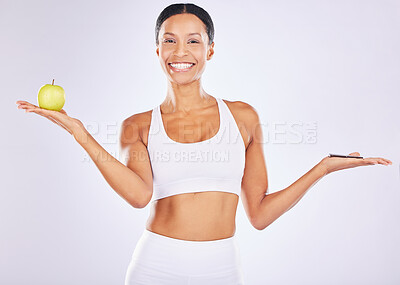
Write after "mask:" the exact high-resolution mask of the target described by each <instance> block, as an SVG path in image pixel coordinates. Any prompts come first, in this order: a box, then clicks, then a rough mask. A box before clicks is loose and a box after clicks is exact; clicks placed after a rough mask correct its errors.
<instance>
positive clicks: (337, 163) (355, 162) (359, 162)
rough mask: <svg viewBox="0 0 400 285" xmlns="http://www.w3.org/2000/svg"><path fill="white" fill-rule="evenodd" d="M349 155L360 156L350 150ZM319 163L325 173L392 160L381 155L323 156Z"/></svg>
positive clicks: (388, 163)
mask: <svg viewBox="0 0 400 285" xmlns="http://www.w3.org/2000/svg"><path fill="white" fill-rule="evenodd" d="M349 155H353V156H360V153H359V152H352V153H350V154H349ZM320 164H321V165H322V167H323V168H324V170H325V175H326V174H329V173H331V172H334V171H338V170H342V169H347V168H353V167H357V166H364V165H374V164H383V165H391V164H392V162H391V161H390V160H389V159H386V158H383V157H367V158H349V157H345V158H343V157H330V156H327V157H324V158H323V159H322V160H321V162H320Z"/></svg>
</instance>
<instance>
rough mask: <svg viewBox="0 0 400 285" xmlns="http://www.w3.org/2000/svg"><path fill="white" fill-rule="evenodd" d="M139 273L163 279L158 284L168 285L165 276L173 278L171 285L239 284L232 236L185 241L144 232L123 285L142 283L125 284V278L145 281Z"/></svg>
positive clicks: (241, 281) (236, 254)
mask: <svg viewBox="0 0 400 285" xmlns="http://www.w3.org/2000/svg"><path fill="white" fill-rule="evenodd" d="M143 274H145V275H146V276H147V277H148V278H153V277H154V278H157V276H158V277H159V279H160V280H161V279H162V280H163V283H159V284H170V283H168V281H167V280H166V279H168V277H170V278H175V281H174V282H177V281H176V280H177V279H176V278H178V279H179V278H180V279H179V280H181V281H180V283H175V284H202V283H201V282H208V283H207V284H210V285H211V284H232V285H233V284H235V285H236V284H243V280H242V278H243V277H242V269H241V259H240V252H239V248H238V245H237V242H236V237H235V236H232V237H230V238H225V239H219V240H212V241H187V240H181V239H175V238H171V237H167V236H163V235H160V234H157V233H154V232H151V231H149V230H147V229H145V230H144V232H143V234H142V235H141V237H140V239H139V241H138V243H137V244H136V247H135V250H134V252H133V254H132V259H131V262H130V264H129V267H128V272H127V278H126V284H146V283H129V282H128V279H131V280H133V279H135V278H137V279H140V278H142V279H143V278H144V279H145V277H144V276H143ZM213 280H214V281H213ZM196 282H197V283H196ZM212 282H214V283H212ZM218 282H220V283H218ZM224 282H225V283H224ZM149 284H150V283H149ZM171 284H173V283H172V282H171ZM203 284H205V283H203Z"/></svg>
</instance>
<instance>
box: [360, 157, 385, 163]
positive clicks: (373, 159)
mask: <svg viewBox="0 0 400 285" xmlns="http://www.w3.org/2000/svg"><path fill="white" fill-rule="evenodd" d="M363 160H364V161H365V162H367V163H368V164H382V165H391V164H392V162H391V161H390V160H389V159H386V158H383V157H369V158H365V159H363Z"/></svg>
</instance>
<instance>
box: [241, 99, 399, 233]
mask: <svg viewBox="0 0 400 285" xmlns="http://www.w3.org/2000/svg"><path fill="white" fill-rule="evenodd" d="M246 109H247V110H246V111H245V121H246V122H245V126H246V128H247V130H248V131H247V132H248V133H249V134H250V143H249V145H248V147H247V149H246V163H245V170H244V175H243V178H242V195H241V197H242V202H243V206H244V209H245V211H246V214H247V216H248V217H249V220H250V222H251V224H252V225H253V227H254V228H256V229H258V230H263V229H265V228H266V227H267V226H268V225H270V224H271V223H273V222H274V221H275V220H276V219H278V218H279V217H280V216H281V215H282V214H284V213H285V212H287V211H288V210H289V209H291V208H292V207H293V206H294V205H296V204H297V203H298V202H299V201H300V199H301V198H302V197H303V196H304V195H305V193H306V192H307V191H308V190H309V189H310V188H311V187H312V186H313V185H315V184H316V183H317V182H318V181H319V180H320V179H321V178H322V177H324V176H325V175H327V174H329V173H332V172H334V171H338V170H342V169H347V168H353V167H357V166H363V165H373V164H383V165H389V164H392V162H391V161H390V160H388V159H385V158H381V157H376V158H373V157H370V158H364V159H359V158H339V157H329V156H327V157H325V158H323V159H322V160H321V161H320V162H319V163H317V164H316V165H315V166H314V167H313V168H312V169H310V170H309V171H308V172H307V173H305V174H304V175H303V176H301V177H300V178H299V179H298V180H296V181H295V182H294V183H292V184H291V185H290V186H288V187H287V188H285V189H283V190H280V191H277V192H274V193H271V194H268V193H267V192H268V177H267V168H266V164H265V159H264V151H263V134H262V130H261V124H260V121H259V116H258V114H257V112H256V110H255V109H254V108H253V107H251V106H250V105H248V108H246ZM350 155H355V156H360V154H359V153H358V152H353V153H350Z"/></svg>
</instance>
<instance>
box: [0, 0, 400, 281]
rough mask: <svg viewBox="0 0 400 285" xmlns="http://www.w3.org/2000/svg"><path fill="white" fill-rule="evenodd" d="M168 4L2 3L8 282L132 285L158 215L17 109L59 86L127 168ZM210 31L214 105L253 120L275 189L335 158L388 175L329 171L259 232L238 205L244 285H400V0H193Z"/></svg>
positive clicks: (1, 269) (1, 202)
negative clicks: (148, 228)
mask: <svg viewBox="0 0 400 285" xmlns="http://www.w3.org/2000/svg"><path fill="white" fill-rule="evenodd" d="M172 3H174V2H169V1H151V5H150V4H148V3H146V2H145V1H140V2H139V1H76V0H71V1H49V0H46V1H44V0H41V1H27V0H25V1H20V0H1V4H0V5H1V7H0V31H1V45H0V57H1V62H0V70H1V71H0V72H1V73H0V80H1V84H0V92H1V93H0V94H1V96H0V102H1V104H2V106H3V107H4V108H3V109H2V112H1V121H2V122H3V123H2V124H1V137H2V139H1V141H0V143H1V150H2V153H3V159H2V163H1V172H0V173H1V181H2V183H1V190H0V191H1V192H0V195H1V198H0V230H1V232H0V253H1V254H0V283H1V284H41V285H44V284H58V285H63V284H68V285H70V284H98V285H100V284H123V281H124V277H125V272H126V269H127V266H128V263H129V261H130V258H131V254H132V252H133V249H134V248H135V245H136V242H137V241H138V239H139V237H140V235H141V233H142V231H143V229H144V227H145V222H146V219H147V217H148V214H149V207H146V208H144V209H135V208H132V207H131V206H130V205H129V204H127V203H126V202H125V201H124V200H123V199H122V198H121V197H119V196H118V194H116V193H115V192H114V190H113V189H112V188H111V187H110V186H109V185H108V184H107V182H106V181H105V179H104V178H103V177H102V175H101V173H100V172H99V170H98V169H97V168H96V166H95V164H94V163H93V162H92V161H91V160H90V159H89V157H88V155H87V154H86V152H85V151H84V149H83V148H81V146H80V145H79V144H78V143H76V142H75V141H74V139H73V137H72V136H71V135H70V134H69V133H67V132H66V131H65V130H64V129H62V128H61V127H59V126H57V125H55V124H53V123H52V122H50V121H49V120H47V119H45V118H43V117H41V116H39V115H37V114H35V113H25V112H24V111H23V110H19V109H17V105H16V103H15V102H16V101H17V100H27V101H29V102H32V103H34V104H37V101H36V100H37V99H36V98H37V92H38V90H39V88H40V87H41V86H42V85H44V84H51V81H52V79H53V78H54V79H55V84H56V85H61V86H62V87H63V88H64V90H65V92H66V98H67V100H66V104H65V106H64V109H65V110H66V111H67V112H68V114H69V115H70V116H72V117H76V118H78V119H80V120H81V121H82V122H83V123H84V124H85V125H86V126H87V127H88V128H89V130H90V131H91V133H92V134H93V136H94V137H95V138H96V140H98V141H99V143H101V145H102V146H103V147H104V148H106V149H107V150H108V151H109V152H110V153H111V154H113V155H114V156H115V157H117V156H118V132H119V126H120V124H121V122H122V121H123V119H125V118H127V117H128V116H131V115H132V114H134V113H138V112H144V111H147V110H150V109H152V108H154V107H155V106H156V105H158V104H160V103H161V102H162V100H163V99H164V96H165V95H166V77H165V75H164V73H163V72H162V70H161V67H160V65H159V62H158V58H157V56H156V52H155V49H156V47H155V39H154V26H155V21H156V18H157V16H158V15H159V13H160V12H161V11H162V9H164V8H165V7H166V6H168V5H169V4H172ZM194 3H195V4H197V5H199V6H201V7H203V8H204V9H206V10H207V11H208V12H209V14H210V15H211V17H212V19H213V21H214V24H215V54H214V57H213V59H212V60H211V61H209V62H208V63H207V68H206V70H205V73H204V75H203V86H204V89H205V90H206V91H207V92H208V93H210V94H211V95H213V96H216V97H221V98H224V99H227V100H231V101H235V100H241V101H244V102H247V103H249V104H251V105H252V106H253V107H255V108H256V110H257V111H258V113H259V115H260V119H261V121H262V123H263V131H264V138H265V148H264V149H265V157H266V163H267V168H268V177H269V192H275V191H279V190H281V189H283V188H285V187H287V186H289V185H290V184H291V183H293V182H294V181H295V180H297V179H298V178H300V176H302V175H303V174H304V173H306V172H307V171H308V170H309V169H311V168H312V167H313V166H314V165H315V164H316V163H318V162H319V161H320V159H322V158H323V157H324V156H326V155H327V154H328V153H342V154H348V153H350V152H353V151H359V152H360V153H361V155H362V156H366V157H369V156H382V157H385V158H388V159H390V160H392V162H393V165H391V166H383V165H375V166H367V167H359V168H354V169H347V170H343V171H340V172H335V173H332V174H329V175H328V176H326V177H325V178H323V179H322V180H320V181H319V182H318V183H317V184H316V185H314V187H313V188H311V189H310V190H309V192H308V193H307V194H306V195H305V196H304V197H303V199H302V200H301V201H300V202H299V203H298V204H297V205H296V206H295V207H294V208H292V209H291V210H290V211H288V212H287V213H285V214H284V215H283V216H281V217H280V218H279V219H278V220H276V221H275V222H274V223H273V224H271V225H270V226H269V227H267V228H266V229H265V230H263V231H258V230H256V229H254V228H253V227H252V226H251V224H250V223H249V221H248V219H247V217H246V214H245V212H244V209H243V205H242V203H241V201H240V204H239V208H238V212H237V231H236V234H237V237H238V243H239V247H240V251H241V256H242V262H243V269H244V274H245V282H246V284H247V285H259V284H307V285H310V284H352V285H353V284H399V282H400V271H399V270H398V269H399V264H400V246H399V244H398V241H399V240H400V230H399V226H398V225H399V223H398V220H399V217H400V209H399V200H400V187H399V184H400V183H399V182H400V179H399V177H400V176H399V166H400V165H399V162H400V151H399V145H400V131H399V115H398V107H399V100H398V98H397V97H398V95H399V77H400V56H399V53H398V51H399V50H400V39H399V37H400V33H399V28H400V12H399V11H400V4H399V2H398V1H395V0H393V1H389V0H386V1H382V0H380V1H378V0H374V1H365V0H364V1H361V0H360V1H355V0H351V1H349V0H346V1H343V0H339V1H317V0H314V1H311V0H309V1H294V0H291V1H261V0H258V1H254V0H246V1H244V0H242V1H232V0H229V1H227V0H226V1H196V2H194Z"/></svg>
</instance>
